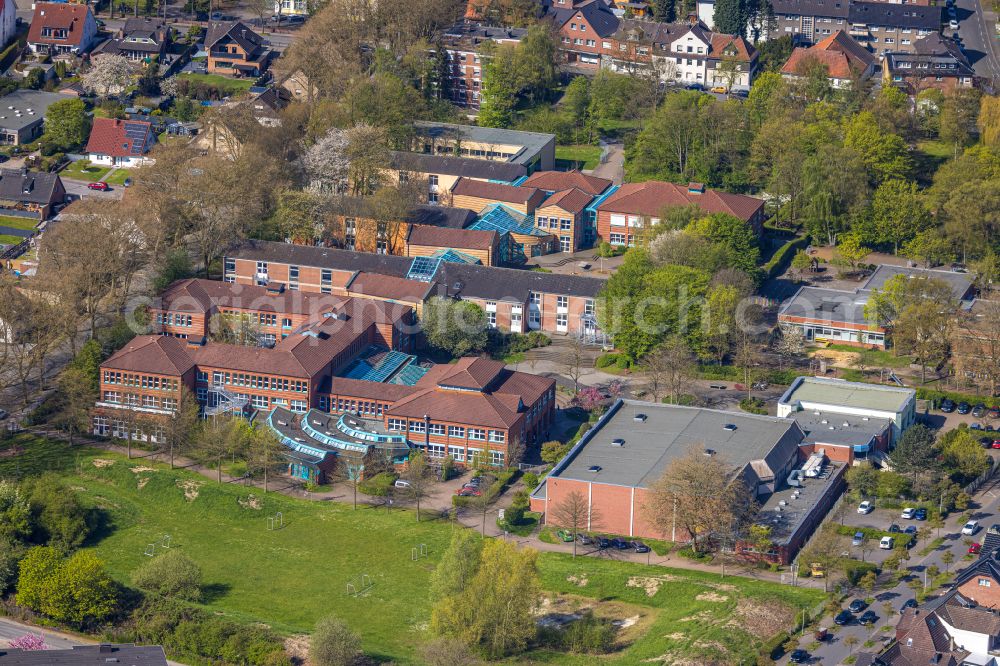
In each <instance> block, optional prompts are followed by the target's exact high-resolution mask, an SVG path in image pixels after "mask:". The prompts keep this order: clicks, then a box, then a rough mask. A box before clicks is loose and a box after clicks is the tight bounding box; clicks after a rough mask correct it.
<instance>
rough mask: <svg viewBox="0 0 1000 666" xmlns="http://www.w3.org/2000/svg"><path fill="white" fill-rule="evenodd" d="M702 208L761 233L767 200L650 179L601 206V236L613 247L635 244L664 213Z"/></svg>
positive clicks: (617, 192) (627, 186)
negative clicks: (692, 207) (647, 227)
mask: <svg viewBox="0 0 1000 666" xmlns="http://www.w3.org/2000/svg"><path fill="white" fill-rule="evenodd" d="M691 205H694V206H698V207H699V208H700V209H701V210H703V211H705V213H726V214H728V215H733V216H734V217H738V218H739V219H741V220H743V221H744V222H746V223H747V224H748V225H750V226H751V227H752V228H753V229H754V231H755V232H756V233H758V234H759V233H760V232H761V230H762V228H763V224H764V201H763V200H762V199H757V198H754V197H748V196H746V195H743V194H730V193H728V192H719V191H716V190H712V189H708V188H706V187H705V186H704V185H702V184H701V183H689V184H688V185H687V187H684V186H682V185H676V184H674V183H665V182H661V181H655V180H649V181H646V182H644V183H626V184H625V185H622V186H621V187H619V188H618V189H617V190H615V191H614V193H613V194H611V196H609V197H607V198H606V199H604V200H603V201H602V202H601V203H600V204H599V205H597V207H596V210H597V235H598V237H599V238H600V239H601V240H603V241H605V242H607V243H610V244H612V245H626V246H628V245H634V244H635V242H636V239H637V236H638V234H639V233H640V232H641V230H642V229H643V227H644V226H646V225H648V224H658V223H659V221H660V216H661V215H663V212H664V211H665V210H666V209H668V208H671V207H674V206H691Z"/></svg>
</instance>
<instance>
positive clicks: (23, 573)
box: [17, 546, 118, 627]
mask: <svg viewBox="0 0 1000 666" xmlns="http://www.w3.org/2000/svg"><path fill="white" fill-rule="evenodd" d="M20 569H21V570H20V573H19V575H18V581H17V603H18V604H20V605H22V606H26V607H28V608H30V609H32V610H34V611H38V612H39V613H43V614H44V615H47V616H49V617H50V618H52V619H54V620H56V621H58V622H67V623H70V624H73V625H75V626H78V627H89V626H93V625H95V624H97V623H100V622H103V621H104V620H106V619H108V618H109V617H111V615H112V614H113V613H114V612H115V611H116V610H118V589H117V587H116V586H115V583H114V581H112V580H111V577H110V576H108V574H107V573H106V572H105V571H104V564H103V563H102V562H101V561H100V560H99V559H97V556H95V555H94V554H93V553H91V552H86V551H81V552H78V553H76V554H75V555H73V556H72V557H70V558H68V559H66V558H63V557H62V555H60V553H59V551H58V550H56V549H55V548H52V547H50V546H38V547H36V548H32V549H31V550H29V551H28V553H27V554H26V555H25V556H24V559H23V560H21V564H20Z"/></svg>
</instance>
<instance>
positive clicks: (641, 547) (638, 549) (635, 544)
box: [629, 541, 649, 553]
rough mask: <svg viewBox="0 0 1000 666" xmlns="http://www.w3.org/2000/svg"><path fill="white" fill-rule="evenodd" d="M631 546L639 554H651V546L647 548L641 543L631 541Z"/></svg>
mask: <svg viewBox="0 0 1000 666" xmlns="http://www.w3.org/2000/svg"><path fill="white" fill-rule="evenodd" d="M629 545H630V546H631V547H632V550H634V551H635V552H637V553H648V552H649V546H647V545H646V544H644V543H643V542H641V541H629Z"/></svg>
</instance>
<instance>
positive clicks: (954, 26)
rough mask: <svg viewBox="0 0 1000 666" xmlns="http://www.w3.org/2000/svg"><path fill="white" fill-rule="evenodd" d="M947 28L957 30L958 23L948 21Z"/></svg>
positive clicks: (953, 20)
mask: <svg viewBox="0 0 1000 666" xmlns="http://www.w3.org/2000/svg"><path fill="white" fill-rule="evenodd" d="M948 27H949V28H951V29H952V30H958V21H956V20H955V19H952V20H950V21H948Z"/></svg>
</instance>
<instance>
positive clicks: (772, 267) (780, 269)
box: [761, 236, 809, 278]
mask: <svg viewBox="0 0 1000 666" xmlns="http://www.w3.org/2000/svg"><path fill="white" fill-rule="evenodd" d="M808 244H809V237H808V236H803V237H801V238H793V239H792V240H790V241H788V242H786V243H785V244H784V245H782V246H781V247H780V248H778V250H777V251H776V252H775V253H774V254H773V255H772V256H771V259H770V261H768V262H767V263H766V264H764V265H763V266H762V267H761V271H762V272H763V273H764V277H765V278H773V277H777V276H778V275H781V274H782V273H784V272H785V271H786V270H787V269H788V266H789V264H791V263H792V259H793V258H794V257H795V253H796V252H798V251H799V250H801V249H803V248H805V247H806V246H807V245H808Z"/></svg>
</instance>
